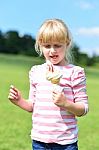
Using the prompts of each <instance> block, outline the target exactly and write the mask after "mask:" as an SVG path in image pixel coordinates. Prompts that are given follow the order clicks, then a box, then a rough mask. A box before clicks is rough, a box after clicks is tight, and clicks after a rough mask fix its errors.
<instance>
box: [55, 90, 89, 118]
mask: <svg viewBox="0 0 99 150" xmlns="http://www.w3.org/2000/svg"><path fill="white" fill-rule="evenodd" d="M53 102H54V104H56V105H57V106H59V107H63V108H64V109H66V111H69V112H71V113H73V114H74V115H76V116H78V117H80V116H82V115H84V114H86V113H87V111H88V108H87V107H88V105H87V104H86V105H85V104H84V103H83V102H76V103H74V102H71V101H69V100H67V98H66V96H65V95H64V93H63V92H62V93H59V92H56V91H53Z"/></svg>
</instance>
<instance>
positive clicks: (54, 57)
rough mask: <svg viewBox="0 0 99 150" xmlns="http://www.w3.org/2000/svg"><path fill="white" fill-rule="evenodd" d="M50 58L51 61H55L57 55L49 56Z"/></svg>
mask: <svg viewBox="0 0 99 150" xmlns="http://www.w3.org/2000/svg"><path fill="white" fill-rule="evenodd" d="M50 57H51V58H53V59H56V58H57V57H58V55H53V56H50Z"/></svg>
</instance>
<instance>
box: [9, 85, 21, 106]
mask: <svg viewBox="0 0 99 150" xmlns="http://www.w3.org/2000/svg"><path fill="white" fill-rule="evenodd" d="M8 99H9V100H10V101H11V102H12V103H14V104H16V105H17V104H18V102H19V101H20V100H21V93H20V91H19V90H18V89H16V88H15V87H14V86H13V85H11V86H10V90H9V95H8Z"/></svg>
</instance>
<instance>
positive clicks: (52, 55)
mask: <svg viewBox="0 0 99 150" xmlns="http://www.w3.org/2000/svg"><path fill="white" fill-rule="evenodd" d="M41 50H42V52H43V55H44V57H45V59H46V60H49V61H50V62H51V63H52V64H54V65H65V64H66V60H65V53H66V44H64V43H58V42H55V43H44V44H42V45H41Z"/></svg>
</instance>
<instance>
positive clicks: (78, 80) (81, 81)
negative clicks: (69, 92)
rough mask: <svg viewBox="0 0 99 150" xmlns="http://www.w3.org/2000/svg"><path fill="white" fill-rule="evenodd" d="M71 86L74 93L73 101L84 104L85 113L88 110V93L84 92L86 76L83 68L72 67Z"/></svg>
mask: <svg viewBox="0 0 99 150" xmlns="http://www.w3.org/2000/svg"><path fill="white" fill-rule="evenodd" d="M71 80H72V88H73V94H74V102H75V103H76V102H82V103H83V104H84V106H85V114H86V113H87V112H88V95H87V92H86V76H85V72H84V68H81V67H79V66H76V67H74V70H73V72H72V77H71Z"/></svg>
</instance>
